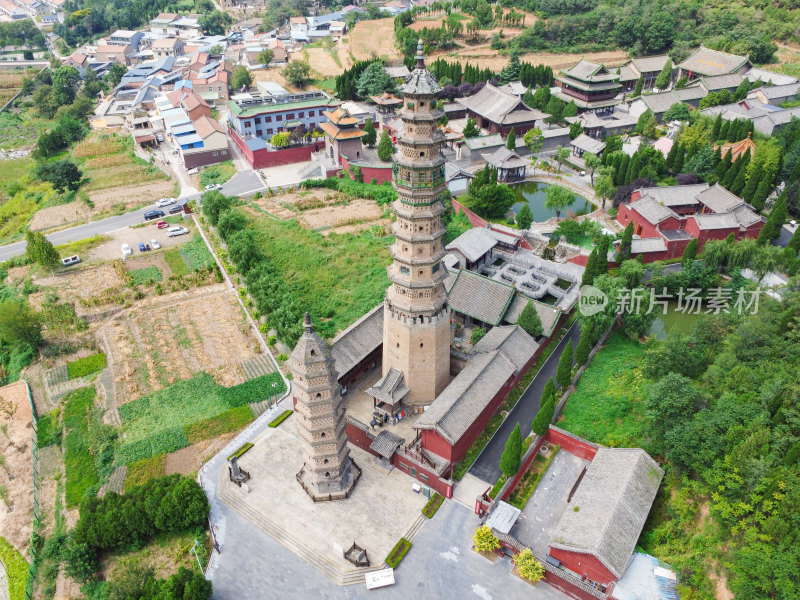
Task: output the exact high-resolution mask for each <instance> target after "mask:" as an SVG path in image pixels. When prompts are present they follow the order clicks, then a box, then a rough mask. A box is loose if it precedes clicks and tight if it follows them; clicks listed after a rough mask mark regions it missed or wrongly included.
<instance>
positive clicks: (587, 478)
mask: <svg viewBox="0 0 800 600" xmlns="http://www.w3.org/2000/svg"><path fill="white" fill-rule="evenodd" d="M663 474H664V472H663V471H662V470H661V468H660V467H659V466H658V464H657V463H656V462H655V461H654V460H653V459H652V458H650V457H649V456H648V455H647V453H646V452H645V451H644V450H641V449H639V448H600V449H599V450H598V451H597V454H596V455H595V457H594V459H593V460H592V462H591V464H590V465H589V466H588V467H587V469H586V474H585V475H584V477H583V479H582V480H581V482H580V484H579V485H578V489H577V491H576V492H575V495H574V496H573V497H572V502H571V504H572V506H573V507H577V509H579V510H571V509H567V510H566V511H565V512H564V514H563V516H562V517H561V520H560V521H559V522H558V525H557V526H556V529H555V531H554V532H553V537H552V540H551V542H550V546H551V547H552V548H557V549H560V550H566V551H571V552H579V553H588V554H591V555H593V556H595V557H596V558H597V559H598V560H599V561H600V562H601V563H603V565H604V566H605V567H606V568H608V570H609V571H611V572H612V573H613V574H614V575H615V576H617V577H621V576H622V574H623V573H624V572H625V569H626V567H627V566H628V561H629V560H630V558H631V555H632V554H633V550H634V548H635V547H636V542H637V540H638V539H639V535H640V534H641V532H642V528H643V527H644V523H645V521H646V520H647V515H648V514H649V512H650V507H651V506H652V504H653V500H654V499H655V497H656V493H657V492H658V486H659V485H660V483H661V478H662V477H663Z"/></svg>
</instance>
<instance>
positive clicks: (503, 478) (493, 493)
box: [489, 475, 508, 499]
mask: <svg viewBox="0 0 800 600" xmlns="http://www.w3.org/2000/svg"><path fill="white" fill-rule="evenodd" d="M506 481H508V477H506V476H505V475H500V478H499V479H498V480H497V481H496V482H495V484H494V485H493V486H492V489H491V490H489V498H492V499H495V498H497V494H499V493H500V490H502V489H503V486H504V485H505V484H506Z"/></svg>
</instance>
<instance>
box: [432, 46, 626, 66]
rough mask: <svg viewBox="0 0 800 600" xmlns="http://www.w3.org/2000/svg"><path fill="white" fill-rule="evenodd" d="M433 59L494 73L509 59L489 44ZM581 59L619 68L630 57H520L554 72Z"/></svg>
mask: <svg viewBox="0 0 800 600" xmlns="http://www.w3.org/2000/svg"><path fill="white" fill-rule="evenodd" d="M432 58H433V59H436V58H444V59H445V60H447V61H450V62H460V63H461V64H465V63H467V62H469V63H472V64H473V65H475V64H478V65H479V66H480V67H481V68H487V67H488V68H490V69H492V70H493V71H500V70H501V69H502V68H503V67H505V66H506V65H507V64H508V57H507V56H502V55H500V54H498V52H497V50H492V48H491V47H490V46H489V44H481V45H479V46H471V47H466V48H461V49H459V50H456V51H454V52H453V51H449V52H441V53H437V54H435V55H434V56H433V57H432ZM581 58H585V59H587V60H591V61H594V62H600V63H603V64H605V65H606V66H609V67H610V66H617V65H621V64H622V63H624V62H625V61H626V60H627V59H628V57H627V55H626V54H625V52H623V51H622V50H609V51H605V52H588V53H585V54H553V53H551V52H529V53H527V54H523V55H521V56H520V60H521V61H523V62H528V63H531V64H533V65H544V66H546V67H551V68H552V69H553V70H554V71H557V70H558V69H563V68H566V67H570V66H572V65H574V64H575V63H577V62H578V61H579V60H580V59H581Z"/></svg>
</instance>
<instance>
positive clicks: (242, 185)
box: [222, 171, 267, 196]
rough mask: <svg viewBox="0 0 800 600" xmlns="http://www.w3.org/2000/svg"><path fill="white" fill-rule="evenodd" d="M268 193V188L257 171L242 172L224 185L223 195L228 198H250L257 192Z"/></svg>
mask: <svg viewBox="0 0 800 600" xmlns="http://www.w3.org/2000/svg"><path fill="white" fill-rule="evenodd" d="M265 191H267V186H265V185H264V182H263V181H261V179H260V178H259V176H258V173H256V172H255V171H240V172H239V173H237V174H236V175H234V176H233V177H231V178H230V180H229V181H228V182H227V183H224V184H222V193H223V194H225V195H226V196H250V195H252V194H255V193H256V192H265Z"/></svg>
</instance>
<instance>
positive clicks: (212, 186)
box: [206, 183, 222, 192]
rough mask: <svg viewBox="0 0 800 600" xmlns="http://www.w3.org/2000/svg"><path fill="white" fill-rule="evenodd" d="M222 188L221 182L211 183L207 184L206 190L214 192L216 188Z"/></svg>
mask: <svg viewBox="0 0 800 600" xmlns="http://www.w3.org/2000/svg"><path fill="white" fill-rule="evenodd" d="M221 189H222V185H220V184H219V183H209V184H208V185H207V186H206V191H207V192H213V191H214V190H221Z"/></svg>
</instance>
